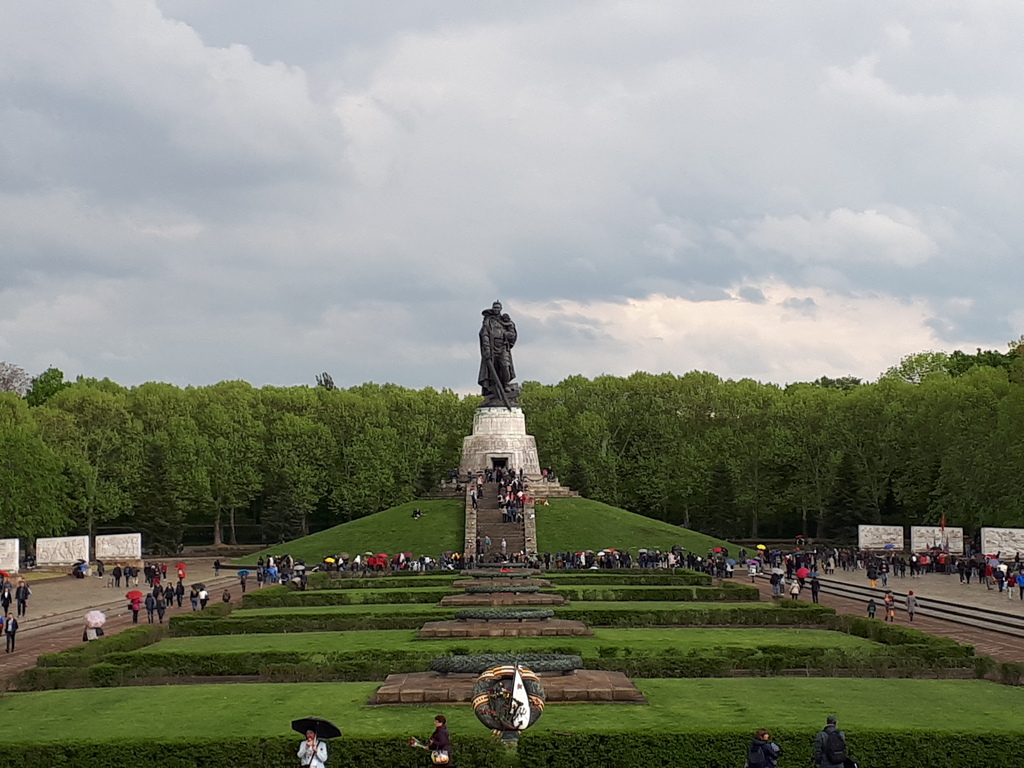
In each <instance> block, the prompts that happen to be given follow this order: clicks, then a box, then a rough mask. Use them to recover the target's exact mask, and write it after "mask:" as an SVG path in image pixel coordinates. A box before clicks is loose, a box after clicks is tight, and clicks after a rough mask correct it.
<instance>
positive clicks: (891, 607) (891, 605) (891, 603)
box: [884, 592, 896, 622]
mask: <svg viewBox="0 0 1024 768" xmlns="http://www.w3.org/2000/svg"><path fill="white" fill-rule="evenodd" d="M884 601H885V620H886V621H891V622H895V621H896V600H895V599H894V598H893V596H892V592H886V593H885V598H884Z"/></svg>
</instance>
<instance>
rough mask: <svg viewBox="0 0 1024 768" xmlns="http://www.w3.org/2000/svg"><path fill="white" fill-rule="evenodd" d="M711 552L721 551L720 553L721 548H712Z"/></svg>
mask: <svg viewBox="0 0 1024 768" xmlns="http://www.w3.org/2000/svg"><path fill="white" fill-rule="evenodd" d="M711 551H712V552H721V551H722V548H721V547H715V548H714V549H713V550H711Z"/></svg>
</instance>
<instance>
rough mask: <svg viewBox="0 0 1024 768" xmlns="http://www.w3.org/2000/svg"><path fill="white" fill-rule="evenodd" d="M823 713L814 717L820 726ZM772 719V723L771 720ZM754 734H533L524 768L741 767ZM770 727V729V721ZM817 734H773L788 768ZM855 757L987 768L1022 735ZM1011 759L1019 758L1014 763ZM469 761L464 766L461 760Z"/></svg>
mask: <svg viewBox="0 0 1024 768" xmlns="http://www.w3.org/2000/svg"><path fill="white" fill-rule="evenodd" d="M816 716H817V715H816V713H808V718H809V719H813V718H814V717H816ZM769 720H770V717H769ZM760 725H762V723H760V722H758V723H751V727H750V730H749V732H738V731H726V730H721V731H710V732H702V733H636V732H623V733H595V734H586V733H576V734H573V733H545V732H534V731H527V732H526V733H524V734H523V736H522V738H521V739H520V740H519V748H518V750H517V753H518V757H519V759H520V760H521V761H522V766H523V768H579V766H581V765H586V766H601V768H626V767H627V766H636V765H683V766H701V768H736V766H739V765H743V761H744V759H745V757H746V750H747V747H748V746H749V744H750V739H751V736H752V735H753V731H754V729H755V727H757V726H760ZM764 725H765V726H766V727H767V726H770V725H771V723H770V722H767V723H764ZM816 732H817V731H816V730H810V729H808V730H803V731H790V730H786V729H782V728H773V729H772V740H773V741H775V742H776V743H777V744H779V745H780V746H781V747H782V749H783V758H782V761H781V762H782V763H783V764H784V765H794V766H799V765H811V764H812V762H811V758H812V756H813V751H814V737H815V734H816ZM846 736H847V744H848V746H849V754H850V755H851V756H852V757H853V758H854V759H856V760H857V762H858V763H859V764H860V765H862V766H870V768H906V767H907V766H908V765H912V766H914V768H949V767H950V766H963V768H987V766H999V765H1005V764H1006V763H1007V759H1008V756H1012V755H1016V753H1017V750H1018V749H1019V746H1020V735H1019V734H1016V733H985V734H979V733H951V732H936V731H897V730H892V731H861V730H850V731H847V732H846ZM1009 759H1011V760H1012V759H1013V758H1012V757H1011V758H1009ZM460 762H461V760H460Z"/></svg>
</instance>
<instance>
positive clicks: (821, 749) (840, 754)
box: [814, 715, 846, 768]
mask: <svg viewBox="0 0 1024 768" xmlns="http://www.w3.org/2000/svg"><path fill="white" fill-rule="evenodd" d="M845 762H846V734H845V733H843V732H842V731H840V730H839V726H838V725H837V723H836V716H835V715H829V716H828V718H827V719H826V720H825V727H824V728H822V729H821V730H820V731H818V735H817V736H816V737H815V739H814V764H815V765H816V766H818V768H843V764H844V763H845Z"/></svg>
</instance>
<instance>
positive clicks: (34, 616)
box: [0, 557, 256, 680]
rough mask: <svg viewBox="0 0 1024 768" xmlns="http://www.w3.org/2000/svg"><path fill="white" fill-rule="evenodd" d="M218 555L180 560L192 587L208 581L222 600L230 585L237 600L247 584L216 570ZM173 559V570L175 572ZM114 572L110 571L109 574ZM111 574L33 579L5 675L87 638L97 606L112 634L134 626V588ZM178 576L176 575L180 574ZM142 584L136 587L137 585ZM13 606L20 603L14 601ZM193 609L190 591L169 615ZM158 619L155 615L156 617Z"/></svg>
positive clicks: (1, 664) (0, 669)
mask: <svg viewBox="0 0 1024 768" xmlns="http://www.w3.org/2000/svg"><path fill="white" fill-rule="evenodd" d="M213 560H214V558H188V557H186V558H185V559H183V560H177V559H175V560H174V563H178V562H184V563H185V564H186V566H187V568H186V574H187V575H186V577H185V585H186V587H188V586H190V585H192V584H195V583H197V582H202V583H204V584H206V586H207V590H208V591H209V593H210V600H211V602H219V601H220V600H221V597H222V593H223V591H224V589H225V588H227V589H228V591H230V592H231V596H232V598H233V600H232V601H233V602H239V601H241V588H240V587H239V585H238V577H237V576H236V575H235V571H236V569H234V568H228V569H222V570H221V575H220V578H215V577H214V575H213ZM174 563H171V562H168V575H170V574H171V570H170V566H171V565H172V564H174ZM108 575H109V574H108ZM108 580H109V579H108V578H107V577H104V578H102V579H100V578H97V577H96V576H95V575H94V576H91V577H89V578H87V579H75V578H72V577H70V576H65V575H57V576H54V577H52V578H40V577H38V575H37V578H33V579H32V580H31V581H29V585H30V586H31V587H32V597H31V598H30V599H29V601H28V612H27V615H26V616H23V617H22V618H21V619H19V620H18V634H17V645H16V647H15V650H14V652H13V653H4V654H2V655H0V680H6V679H8V678H10V677H12V676H14V675H16V674H17V673H19V672H22V671H24V670H26V669H30V668H31V667H34V666H35V665H36V657H37V656H38V655H39V654H41V653H56V652H57V651H63V650H65V649H67V648H70V647H72V646H75V645H79V644H81V643H82V631H83V629H84V627H85V621H84V619H85V614H86V613H87V612H88V611H91V610H101V611H103V612H104V613H105V614H106V615H107V623H106V624H105V625H104V627H103V630H104V632H105V633H106V634H108V635H112V634H116V633H118V632H120V631H122V630H124V629H127V628H128V627H130V626H132V614H131V611H130V610H128V601H127V600H126V599H125V594H126V593H127V592H128V588H127V587H125V586H124V582H123V581H122V582H121V583H122V586H121V588H120V589H115V588H113V587H108V586H107V582H108ZM139 581H140V584H141V586H139V587H138V589H139V590H140V591H141V592H143V593H146V592H147V591H149V588H147V587H146V582H145V581H144V580H143V579H142V577H141V576H140V577H139ZM175 581H176V580H175ZM247 586H248V588H249V590H250V591H252V590H253V589H254V588H255V587H256V579H255V578H250V579H249V583H248V585H247ZM135 588H136V587H131V589H135ZM11 608H12V611H13V609H14V606H11ZM191 610H192V605H191V603H190V602H189V600H188V592H186V593H185V598H184V600H183V601H182V607H181V608H178V607H177V604H175V606H174V607H173V608H169V610H168V611H167V615H166V616H165V617H164V621H165V622H166V621H168V620H169V619H170V617H171V616H175V615H177V614H180V613H187V612H190V611H191ZM154 620H155V619H154ZM145 621H146V609H145V607H143V609H142V610H141V611H140V612H139V622H140V623H144V622H145Z"/></svg>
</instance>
